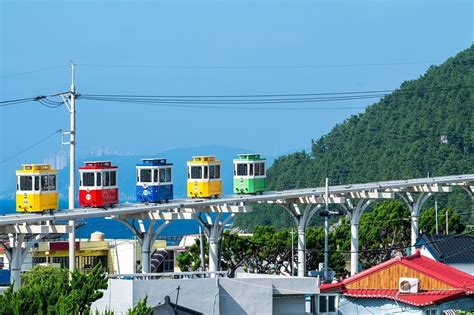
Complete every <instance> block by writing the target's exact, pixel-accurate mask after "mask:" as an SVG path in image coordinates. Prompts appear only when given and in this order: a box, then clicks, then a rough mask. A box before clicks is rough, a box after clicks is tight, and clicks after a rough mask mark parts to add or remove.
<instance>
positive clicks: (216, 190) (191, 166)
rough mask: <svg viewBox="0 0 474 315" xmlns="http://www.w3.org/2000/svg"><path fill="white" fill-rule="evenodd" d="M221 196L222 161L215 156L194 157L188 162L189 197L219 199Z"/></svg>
mask: <svg viewBox="0 0 474 315" xmlns="http://www.w3.org/2000/svg"><path fill="white" fill-rule="evenodd" d="M220 194H222V179H221V161H219V160H216V158H215V157H214V156H193V159H192V160H191V161H188V197H190V198H212V197H216V198H217V197H219V195H220Z"/></svg>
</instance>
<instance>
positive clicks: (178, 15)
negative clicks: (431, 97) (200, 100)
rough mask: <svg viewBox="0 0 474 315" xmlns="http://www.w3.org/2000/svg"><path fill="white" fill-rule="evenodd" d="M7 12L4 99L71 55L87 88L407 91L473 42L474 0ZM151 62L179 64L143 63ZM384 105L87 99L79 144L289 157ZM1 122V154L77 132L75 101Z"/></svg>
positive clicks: (60, 5)
mask: <svg viewBox="0 0 474 315" xmlns="http://www.w3.org/2000/svg"><path fill="white" fill-rule="evenodd" d="M0 20H1V34H2V35H1V37H0V45H1V55H0V57H1V58H0V60H1V73H0V75H1V79H0V80H1V81H0V99H1V100H8V99H16V98H23V97H30V96H36V95H44V94H51V93H57V92H61V91H65V90H67V89H69V84H70V82H69V80H70V79H69V77H70V73H69V68H68V67H67V66H66V65H67V64H68V63H69V61H70V60H73V61H74V62H75V63H77V64H78V67H77V88H78V92H79V93H83V94H150V95H160V94H165V95H166V94H167V95H226V94H273V93H275V94H281V93H284V94H286V93H319V92H340V91H363V90H380V89H394V88H397V87H398V86H399V84H400V83H401V82H403V81H404V80H408V79H416V78H418V77H419V76H420V75H421V74H423V73H424V71H425V70H426V68H427V67H428V66H429V65H430V64H439V63H441V62H442V61H444V60H445V59H446V58H448V57H449V56H452V55H454V54H456V53H457V52H459V51H460V50H462V49H465V48H467V47H469V46H470V44H471V43H472V40H473V3H472V1H443V2H439V1H295V0H287V1H278V0H273V1H234V0H227V1H184V0H173V1H6V0H1V18H0ZM394 63H395V64H397V65H393V64H394ZM398 63H403V64H398ZM90 64H94V65H128V66H129V67H108V66H86V65H90ZM368 64H392V65H384V66H373V65H372V66H369V65H368ZM61 65H64V66H61ZM143 65H152V66H167V67H130V66H143ZM361 65H365V66H361ZM56 66H61V67H57V68H54V69H49V70H46V71H39V72H33V73H29V74H21V73H24V72H30V71H35V70H39V69H47V68H51V67H56ZM193 67H194V68H193ZM196 67H197V68H196ZM206 67H209V68H206ZM222 67H224V68H222ZM225 67H229V68H225ZM258 67H260V68H258ZM371 103H372V101H370V100H369V101H367V100H361V101H345V102H339V103H337V102H332V103H328V104H324V103H320V104H317V105H314V106H315V107H317V106H320V107H330V106H335V107H338V106H339V107H352V106H353V107H360V108H354V109H344V110H342V109H339V110H321V111H257V110H255V111H232V110H210V109H183V108H166V107H157V106H143V105H136V104H130V105H129V104H113V103H102V102H101V103H94V102H92V101H86V100H83V101H79V102H78V104H77V115H78V116H77V117H78V119H77V128H78V151H79V153H81V154H83V155H84V154H86V153H87V152H89V151H91V150H93V149H95V148H98V147H102V148H107V149H108V150H109V151H110V152H122V153H135V154H144V155H148V154H151V153H156V152H162V151H166V150H171V149H176V148H185V147H190V146H193V147H196V146H204V145H226V146H230V147H239V148H246V149H248V150H251V151H256V152H261V153H263V154H266V155H278V154H282V153H285V152H288V151H292V150H295V149H301V148H309V146H310V140H311V139H314V138H319V137H320V136H321V135H323V134H325V133H327V132H328V131H330V129H331V128H332V127H333V126H334V125H335V124H336V123H340V122H342V121H343V120H344V119H346V118H348V117H350V115H352V114H355V113H358V112H363V107H364V106H367V105H369V104H371ZM288 106H293V105H292V104H289V105H288ZM310 106H311V105H310ZM0 124H1V126H0V161H1V160H3V159H5V158H7V157H9V156H11V155H12V154H14V153H16V152H18V151H19V150H21V149H22V148H24V147H27V146H28V145H30V144H32V143H34V142H35V141H37V140H38V139H41V138H43V137H45V136H47V135H48V134H50V133H52V132H53V131H54V130H56V129H58V128H63V129H68V125H69V122H68V113H67V111H66V109H65V108H58V109H48V108H45V107H43V106H40V105H39V104H38V103H31V104H24V105H19V106H13V107H9V108H3V109H0ZM60 150H61V146H60V139H59V137H53V138H51V139H50V140H48V141H46V142H44V143H43V144H42V145H41V146H39V147H36V148H34V149H32V150H30V151H29V152H28V153H25V154H23V155H21V156H19V157H18V158H16V159H13V160H12V161H10V162H9V163H4V164H3V165H2V164H0V176H2V177H3V176H5V175H6V174H10V172H11V169H15V168H16V166H17V165H18V164H19V163H20V162H21V161H25V162H26V161H28V162H35V161H39V162H42V160H43V158H44V157H45V156H48V155H51V154H55V153H56V152H58V151H60Z"/></svg>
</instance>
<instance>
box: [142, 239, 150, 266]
mask: <svg viewBox="0 0 474 315" xmlns="http://www.w3.org/2000/svg"><path fill="white" fill-rule="evenodd" d="M141 245H142V248H141V254H142V273H150V247H151V246H150V245H151V244H150V238H149V237H144V238H143V242H142V244H141Z"/></svg>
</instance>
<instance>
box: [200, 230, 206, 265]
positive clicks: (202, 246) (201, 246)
mask: <svg viewBox="0 0 474 315" xmlns="http://www.w3.org/2000/svg"><path fill="white" fill-rule="evenodd" d="M202 236H203V235H202V230H201V227H199V249H200V250H201V271H206V267H205V261H204V237H202Z"/></svg>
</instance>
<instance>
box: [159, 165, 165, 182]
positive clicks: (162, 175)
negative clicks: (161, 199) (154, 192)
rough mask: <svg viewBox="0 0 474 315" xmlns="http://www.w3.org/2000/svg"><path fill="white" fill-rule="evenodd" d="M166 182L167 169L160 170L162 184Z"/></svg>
mask: <svg viewBox="0 0 474 315" xmlns="http://www.w3.org/2000/svg"><path fill="white" fill-rule="evenodd" d="M164 182H166V173H165V169H164V168H161V169H160V183H164Z"/></svg>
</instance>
